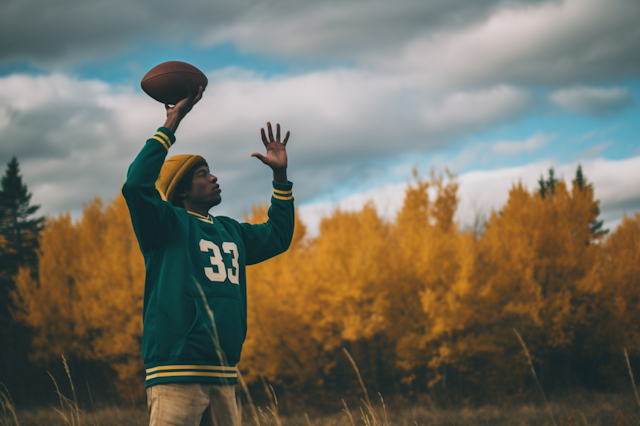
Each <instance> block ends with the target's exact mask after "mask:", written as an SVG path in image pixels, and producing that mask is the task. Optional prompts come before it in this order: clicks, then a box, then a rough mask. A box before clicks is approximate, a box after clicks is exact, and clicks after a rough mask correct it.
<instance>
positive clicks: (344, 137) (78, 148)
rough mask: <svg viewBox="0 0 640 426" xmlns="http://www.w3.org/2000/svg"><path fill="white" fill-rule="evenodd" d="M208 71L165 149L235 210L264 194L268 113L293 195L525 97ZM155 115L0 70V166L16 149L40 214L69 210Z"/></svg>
mask: <svg viewBox="0 0 640 426" xmlns="http://www.w3.org/2000/svg"><path fill="white" fill-rule="evenodd" d="M208 77H209V81H210V83H209V87H208V88H207V91H206V92H205V96H204V98H203V100H202V101H201V102H200V104H198V106H197V107H196V108H195V109H194V110H193V111H192V112H191V113H190V114H189V116H188V117H187V118H186V119H185V120H184V122H183V123H182V124H181V125H180V128H179V130H178V132H177V136H178V143H177V144H176V145H175V146H174V147H173V148H172V150H171V154H172V155H173V154H180V153H199V154H202V155H203V156H205V158H207V160H208V161H209V164H210V165H211V168H212V170H213V171H214V173H215V174H216V175H217V176H218V177H219V179H220V184H221V187H222V191H223V193H222V196H223V200H224V202H223V204H222V205H221V206H220V208H217V212H218V214H231V215H235V216H237V215H239V214H240V212H242V211H248V210H250V207H251V205H252V204H253V203H262V202H265V201H267V200H268V194H269V193H270V188H269V186H270V180H271V176H270V170H268V168H266V167H265V166H264V165H262V164H261V163H260V162H259V161H257V160H256V159H254V158H251V157H250V154H251V153H252V152H255V151H257V150H260V149H263V147H262V143H261V142H260V138H259V129H260V127H263V126H265V123H266V122H267V121H275V120H279V122H280V123H281V124H282V126H283V131H286V130H290V131H291V135H292V136H291V139H290V143H289V146H288V150H289V155H290V176H291V178H292V180H295V182H296V198H297V199H298V200H299V201H304V200H306V199H309V198H311V197H313V196H316V195H318V194H323V193H326V192H327V190H328V188H334V187H336V186H338V185H339V184H341V183H343V182H348V181H350V180H353V179H354V178H356V177H358V176H360V177H362V176H372V175H375V174H377V173H379V170H378V169H377V166H376V162H378V161H382V160H388V159H392V158H395V157H397V156H403V155H407V153H428V152H434V151H436V150H439V149H441V148H442V147H444V146H447V144H449V143H451V141H453V140H455V139H456V138H458V137H461V136H464V135H466V134H469V133H470V132H474V131H477V130H479V129H483V128H487V127H489V126H492V125H495V124H496V123H501V122H505V121H508V120H511V119H513V118H514V117H517V116H518V114H523V113H524V112H525V111H526V110H527V108H529V102H530V96H529V95H528V93H527V92H526V91H523V90H521V89H516V88H510V87H507V86H498V87H495V88H489V89H484V90H480V91H468V92H464V91H458V92H456V93H454V94H451V95H448V94H446V93H430V92H428V91H427V90H426V89H424V88H422V87H416V86H415V85H414V82H413V80H412V79H410V78H407V79H401V78H398V76H385V75H378V74H374V73H370V72H364V71H359V70H349V69H331V70H327V71H322V72H311V73H307V74H302V75H297V76H289V77H278V78H269V79H265V78H263V77H262V76H260V75H256V74H253V73H251V72H247V71H244V70H237V69H226V70H222V71H216V72H213V73H209V74H208ZM433 99H437V100H433ZM479 106H482V110H483V111H482V113H481V114H478V113H477V110H478V108H479ZM164 114H165V113H164V107H163V106H162V105H161V104H159V103H156V102H154V101H152V100H151V99H150V98H148V97H147V96H146V95H144V94H142V93H138V92H135V91H133V90H132V89H131V88H129V87H126V86H114V85H110V84H107V83H105V82H102V81H99V80H80V79H77V78H71V77H68V76H65V75H62V74H52V75H41V76H26V75H12V76H8V77H4V78H0V125H1V126H2V138H3V143H2V144H1V145H0V164H4V163H6V162H7V161H9V159H10V158H11V157H12V156H17V157H18V160H19V161H20V163H21V165H22V170H23V173H24V176H25V180H26V182H27V183H28V185H29V188H30V189H31V190H32V191H33V193H34V202H36V203H41V204H42V205H43V209H44V210H45V211H46V212H47V213H50V214H57V213H58V212H63V211H66V210H68V209H69V210H71V211H72V213H73V214H74V215H75V216H77V215H78V214H79V211H80V208H81V206H82V203H83V202H87V201H89V200H91V199H92V198H93V197H94V196H95V195H99V196H101V197H102V198H104V199H110V198H112V197H114V196H115V195H116V194H117V193H118V191H119V189H120V185H121V184H122V182H123V181H124V179H125V175H126V170H127V167H128V166H129V164H130V163H131V161H132V160H133V158H134V157H135V155H136V153H137V152H138V151H139V149H140V148H141V147H142V145H143V142H144V141H145V140H146V138H148V137H149V136H150V135H151V134H152V133H153V132H154V131H155V129H156V128H157V127H159V126H160V125H162V123H163V121H164ZM274 124H275V123H274Z"/></svg>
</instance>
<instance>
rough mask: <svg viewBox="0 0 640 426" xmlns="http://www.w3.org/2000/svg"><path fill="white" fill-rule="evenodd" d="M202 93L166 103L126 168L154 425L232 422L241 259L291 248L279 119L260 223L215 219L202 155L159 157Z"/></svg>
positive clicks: (212, 184) (269, 145) (242, 299)
mask: <svg viewBox="0 0 640 426" xmlns="http://www.w3.org/2000/svg"><path fill="white" fill-rule="evenodd" d="M201 98H202V88H199V90H198V93H197V94H193V93H190V94H189V97H188V98H186V99H183V100H182V101H180V102H178V104H177V105H175V106H174V107H173V108H170V107H168V106H167V107H166V108H167V120H166V122H165V123H164V126H163V127H161V128H159V129H158V132H157V133H156V134H155V136H153V137H152V138H151V139H149V140H148V141H147V143H146V145H145V146H144V148H142V151H140V153H139V154H138V156H137V157H136V159H135V160H134V162H133V164H131V167H130V168H129V172H128V173H127V181H126V182H125V184H124V186H123V188H122V193H123V194H124V196H125V198H126V200H127V205H128V206H129V210H130V213H131V221H132V222H133V228H134V230H135V233H136V237H137V238H138V242H139V244H140V249H141V250H142V253H143V255H144V259H145V264H146V277H145V289H144V306H143V312H142V315H143V324H144V331H143V336H142V357H143V360H144V365H145V368H146V371H147V378H146V388H147V402H148V407H149V414H150V424H151V425H193V426H198V425H216V426H226V425H229V426H231V425H235V424H236V423H237V410H236V402H235V391H234V385H235V384H236V383H237V370H236V364H237V362H238V361H239V360H240V352H241V349H242V344H243V342H244V338H245V335H246V330H247V326H246V324H247V322H246V321H247V316H246V312H247V292H246V283H245V265H251V264H254V263H258V262H262V261H263V260H266V259H269V258H270V257H273V256H276V255H278V254H280V253H282V252H284V251H286V250H287V248H288V247H289V244H290V243H291V237H292V235H293V224H294V209H293V196H292V195H291V186H292V184H291V182H289V181H288V180H287V153H286V149H285V146H286V144H287V140H288V139H289V132H287V134H286V136H285V138H284V140H283V141H282V143H281V142H280V125H277V132H276V137H275V138H274V137H273V132H272V130H271V124H270V123H267V127H268V133H269V139H267V137H266V135H265V132H264V129H262V130H261V133H262V142H263V143H264V145H265V147H266V149H267V154H266V156H263V155H261V154H259V153H253V154H252V156H253V157H257V158H258V159H260V160H261V161H262V162H263V163H264V164H266V165H268V166H269V167H271V168H272V169H273V188H274V194H273V197H272V198H271V208H270V209H269V220H268V221H267V222H266V223H263V224H260V225H251V224H247V223H238V222H236V221H235V220H233V219H230V218H227V217H222V216H219V217H212V216H211V215H209V209H211V208H212V207H213V206H215V205H217V204H219V203H220V201H221V197H220V186H219V185H218V183H217V180H218V179H217V178H216V177H215V176H213V175H212V174H211V173H209V168H208V166H207V163H206V162H205V160H204V158H202V157H200V156H199V155H177V156H175V157H171V158H169V159H167V160H166V161H164V160H165V157H166V156H167V152H168V150H169V148H170V147H171V146H172V145H173V144H174V143H175V137H174V133H175V131H176V129H177V128H178V125H179V124H180V122H181V121H182V119H183V118H184V117H185V115H186V114H187V113H188V112H189V111H190V110H191V108H192V107H193V106H194V105H195V104H196V103H198V101H199V100H200V99H201Z"/></svg>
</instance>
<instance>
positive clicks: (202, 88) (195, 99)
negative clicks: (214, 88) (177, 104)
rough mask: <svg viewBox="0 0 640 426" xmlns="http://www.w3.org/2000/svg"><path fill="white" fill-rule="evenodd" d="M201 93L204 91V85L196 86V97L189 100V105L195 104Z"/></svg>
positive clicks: (200, 97)
mask: <svg viewBox="0 0 640 426" xmlns="http://www.w3.org/2000/svg"><path fill="white" fill-rule="evenodd" d="M203 93H204V87H202V86H200V87H198V94H197V95H196V97H195V98H194V99H193V101H192V102H191V105H195V104H197V103H198V102H199V101H200V99H202V94H203Z"/></svg>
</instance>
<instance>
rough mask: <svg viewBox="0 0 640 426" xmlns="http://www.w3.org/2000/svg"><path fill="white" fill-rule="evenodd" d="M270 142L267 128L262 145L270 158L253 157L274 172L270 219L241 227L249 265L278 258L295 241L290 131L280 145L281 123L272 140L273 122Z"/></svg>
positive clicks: (254, 154) (244, 224)
mask: <svg viewBox="0 0 640 426" xmlns="http://www.w3.org/2000/svg"><path fill="white" fill-rule="evenodd" d="M267 129H268V132H269V139H267V136H266V135H265V132H264V128H263V129H260V133H261V136H262V143H263V144H264V146H265V148H267V155H266V156H264V155H262V154H260V153H257V152H255V153H253V154H251V156H252V157H257V158H258V159H259V160H260V161H262V162H263V163H264V164H266V165H267V166H269V167H271V169H272V170H273V196H272V197H271V207H270V208H269V212H268V216H269V220H268V221H267V222H266V223H262V224H259V225H251V224H248V223H243V224H241V225H240V226H241V229H242V235H243V239H244V243H245V247H246V250H247V265H252V264H255V263H258V262H262V261H263V260H266V259H269V258H271V257H273V256H276V255H278V254H280V253H282V252H284V251H286V250H287V249H288V248H289V245H290V244H291V239H292V238H293V226H294V222H295V210H294V207H293V194H292V190H291V188H292V186H293V184H292V183H291V182H289V181H288V180H287V164H288V159H287V150H286V146H287V142H288V140H289V135H290V133H289V132H287V134H286V135H285V138H284V140H283V141H282V143H280V124H276V137H275V138H274V137H273V131H272V130H271V123H267Z"/></svg>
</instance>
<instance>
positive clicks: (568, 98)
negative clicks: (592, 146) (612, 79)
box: [550, 86, 634, 117]
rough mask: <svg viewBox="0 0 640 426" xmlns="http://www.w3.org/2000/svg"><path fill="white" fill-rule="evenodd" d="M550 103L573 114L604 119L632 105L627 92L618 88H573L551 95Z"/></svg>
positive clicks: (632, 102) (630, 96)
mask: <svg viewBox="0 0 640 426" xmlns="http://www.w3.org/2000/svg"><path fill="white" fill-rule="evenodd" d="M550 97H551V101H552V102H553V103H555V104H556V105H558V106H559V107H561V108H563V109H565V110H567V111H569V112H573V113H578V114H585V115H591V116H596V117H604V116H608V115H612V114H614V113H616V112H620V111H622V110H624V109H626V108H628V107H630V106H632V105H633V104H634V99H633V96H632V94H631V93H630V92H629V90H627V89H625V88H620V87H614V88H609V89H606V88H601V87H585V86H580V87H573V88H570V89H561V90H558V91H555V92H553V93H552V94H551V96H550Z"/></svg>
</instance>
